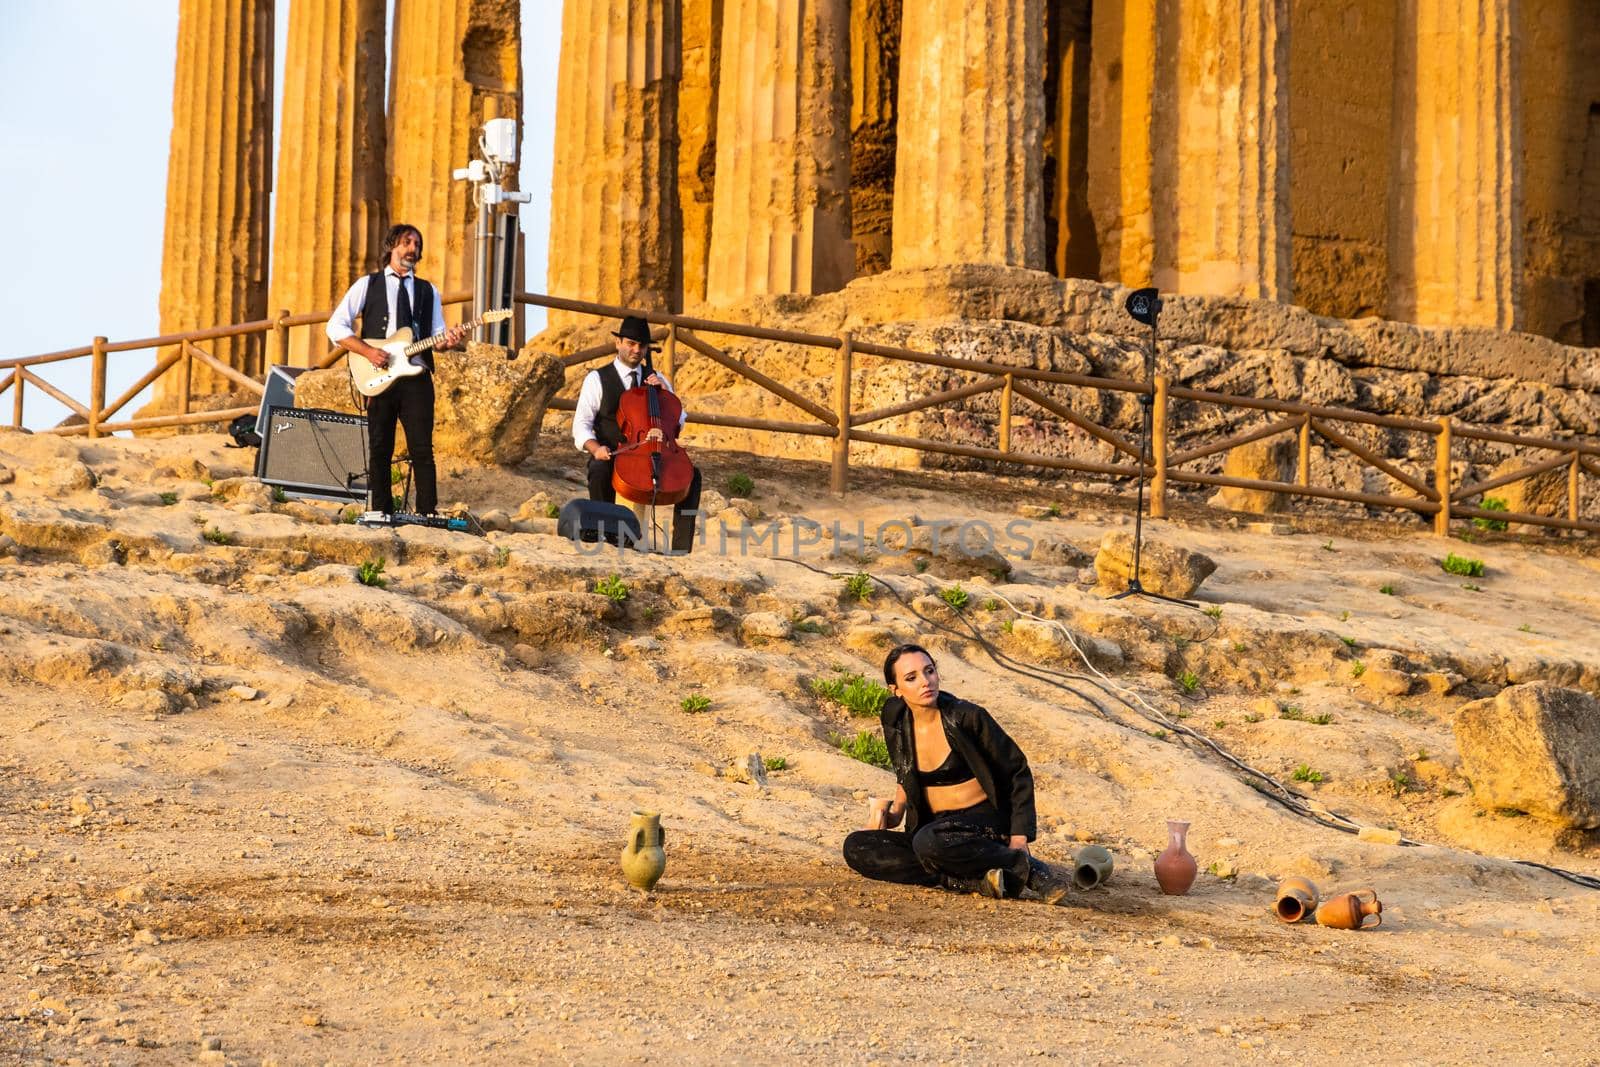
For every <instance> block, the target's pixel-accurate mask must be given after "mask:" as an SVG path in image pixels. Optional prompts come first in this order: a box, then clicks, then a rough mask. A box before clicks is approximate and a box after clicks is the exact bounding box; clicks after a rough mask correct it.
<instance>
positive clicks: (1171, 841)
mask: <svg viewBox="0 0 1600 1067" xmlns="http://www.w3.org/2000/svg"><path fill="white" fill-rule="evenodd" d="M1188 833H1189V824H1188V823H1186V822H1176V821H1169V822H1168V823H1167V849H1166V851H1165V852H1163V853H1161V855H1159V856H1157V857H1156V881H1157V882H1160V883H1161V891H1162V892H1163V893H1165V894H1167V896H1169V897H1181V896H1183V894H1185V893H1187V892H1188V891H1189V887H1190V886H1192V885H1194V876H1195V875H1196V874H1197V873H1199V870H1200V865H1199V864H1198V863H1196V862H1195V861H1194V857H1193V856H1191V855H1190V854H1189V846H1188V844H1187V837H1188Z"/></svg>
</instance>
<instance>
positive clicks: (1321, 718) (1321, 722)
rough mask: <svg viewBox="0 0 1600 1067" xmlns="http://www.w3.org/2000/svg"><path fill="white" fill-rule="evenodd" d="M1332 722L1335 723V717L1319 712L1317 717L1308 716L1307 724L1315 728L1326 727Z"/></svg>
mask: <svg viewBox="0 0 1600 1067" xmlns="http://www.w3.org/2000/svg"><path fill="white" fill-rule="evenodd" d="M1332 721H1333V716H1332V715H1329V714H1328V713H1327V712H1325V711H1319V712H1317V713H1316V714H1315V715H1307V716H1306V722H1308V723H1310V724H1311V725H1313V726H1326V725H1328V724H1329V723H1330V722H1332Z"/></svg>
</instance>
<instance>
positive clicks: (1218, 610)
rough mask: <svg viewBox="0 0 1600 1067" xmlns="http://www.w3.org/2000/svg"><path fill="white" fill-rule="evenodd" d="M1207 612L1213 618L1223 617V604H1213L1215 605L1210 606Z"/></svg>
mask: <svg viewBox="0 0 1600 1067" xmlns="http://www.w3.org/2000/svg"><path fill="white" fill-rule="evenodd" d="M1206 614H1207V615H1209V616H1211V617H1212V618H1213V619H1220V618H1222V605H1221V604H1213V605H1211V606H1210V607H1209V608H1207V609H1206Z"/></svg>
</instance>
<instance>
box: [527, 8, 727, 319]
mask: <svg viewBox="0 0 1600 1067" xmlns="http://www.w3.org/2000/svg"><path fill="white" fill-rule="evenodd" d="M678 13H679V6H678V0H566V4H565V7H564V8H563V15H562V21H561V70H560V73H559V76H558V81H557V86H556V139H555V160H554V166H553V170H552V176H551V191H550V267H549V279H550V280H549V285H550V292H551V293H552V294H553V295H555V296H566V297H573V298H576V299H580V300H593V301H598V302H601V303H612V304H625V305H628V306H631V307H641V308H647V309H660V310H670V309H672V308H675V307H678V306H679V302H680V301H681V288H682V283H681V281H680V275H679V273H678V270H679V260H678V252H677V248H678V245H677V242H676V232H677V227H678V193H677V188H678V144H677V113H678V63H679V47H680V43H679V23H678ZM718 184H719V185H720V184H721V183H720V181H719V183H718ZM567 321H573V317H572V316H570V315H567V314H564V313H558V312H551V313H550V323H551V325H557V324H559V323H562V322H567ZM577 321H589V320H586V319H582V318H579V319H578V320H577Z"/></svg>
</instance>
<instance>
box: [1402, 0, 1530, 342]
mask: <svg viewBox="0 0 1600 1067" xmlns="http://www.w3.org/2000/svg"><path fill="white" fill-rule="evenodd" d="M1409 3H1410V5H1411V7H1410V10H1409V11H1408V14H1413V15H1414V16H1415V23H1414V25H1415V51H1414V63H1415V70H1416V73H1415V87H1416V89H1415V94H1414V99H1415V101H1416V103H1415V113H1414V115H1412V116H1410V118H1411V119H1412V121H1411V123H1410V126H1411V128H1410V130H1402V131H1401V133H1402V138H1403V139H1404V140H1406V141H1409V142H1411V146H1412V149H1413V151H1412V153H1410V154H1411V157H1412V158H1411V159H1409V160H1407V159H1406V158H1405V157H1404V155H1402V157H1401V160H1400V166H1399V167H1398V168H1397V180H1398V182H1399V183H1400V184H1401V186H1402V188H1401V190H1400V195H1399V196H1398V197H1397V202H1398V203H1399V204H1401V205H1402V210H1403V213H1404V214H1403V217H1402V218H1401V219H1399V220H1398V228H1399V229H1400V230H1401V231H1402V234H1401V239H1400V240H1399V241H1398V242H1397V244H1398V245H1399V246H1400V249H1399V250H1400V251H1401V253H1402V255H1401V257H1399V258H1402V259H1403V260H1405V261H1406V262H1408V263H1409V272H1410V275H1411V277H1410V278H1405V277H1402V278H1401V279H1400V284H1398V285H1397V286H1396V300H1397V303H1399V304H1400V305H1401V306H1400V307H1398V308H1397V309H1396V310H1397V312H1398V313H1399V314H1401V315H1403V316H1404V317H1407V318H1412V319H1414V320H1415V321H1418V322H1423V323H1430V324H1438V325H1477V326H1493V327H1497V328H1499V329H1516V328H1517V327H1518V326H1519V325H1520V324H1521V323H1520V311H1521V308H1520V303H1521V292H1520V289H1521V285H1520V282H1521V275H1522V251H1523V250H1522V203H1521V196H1520V185H1521V180H1522V160H1521V158H1520V156H1521V153H1520V152H1519V150H1518V148H1519V145H1518V138H1519V135H1520V122H1521V114H1520V107H1519V102H1518V88H1517V78H1516V75H1515V71H1514V70H1513V63H1514V60H1515V48H1514V47H1513V43H1512V39H1511V33H1512V27H1513V26H1515V24H1516V16H1517V11H1516V8H1517V6H1518V3H1517V0H1409ZM1408 134H1409V136H1407V135H1408ZM1406 270H1407V268H1406V266H1404V265H1402V267H1401V271H1402V274H1404V273H1405V272H1406ZM1407 305H1409V306H1407Z"/></svg>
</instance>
